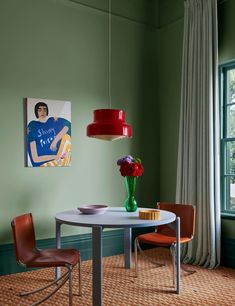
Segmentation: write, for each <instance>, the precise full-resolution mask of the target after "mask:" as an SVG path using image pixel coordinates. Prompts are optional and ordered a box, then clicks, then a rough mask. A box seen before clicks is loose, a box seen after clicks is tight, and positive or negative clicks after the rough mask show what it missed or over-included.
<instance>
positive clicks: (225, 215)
mask: <svg viewBox="0 0 235 306" xmlns="http://www.w3.org/2000/svg"><path fill="white" fill-rule="evenodd" d="M221 218H222V219H233V220H235V214H229V213H225V212H221Z"/></svg>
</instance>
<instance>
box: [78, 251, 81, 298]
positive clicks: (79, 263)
mask: <svg viewBox="0 0 235 306" xmlns="http://www.w3.org/2000/svg"><path fill="white" fill-rule="evenodd" d="M81 267H82V262H81V257H80V258H79V262H78V281H79V284H78V286H79V296H81V295H82V277H81Z"/></svg>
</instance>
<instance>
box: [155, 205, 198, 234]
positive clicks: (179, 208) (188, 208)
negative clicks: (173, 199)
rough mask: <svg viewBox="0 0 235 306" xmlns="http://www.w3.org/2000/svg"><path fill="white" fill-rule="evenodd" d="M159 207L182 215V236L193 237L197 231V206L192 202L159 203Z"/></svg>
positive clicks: (179, 215)
mask: <svg viewBox="0 0 235 306" xmlns="http://www.w3.org/2000/svg"><path fill="white" fill-rule="evenodd" d="M157 208H159V209H163V210H168V211H170V212H173V213H175V214H176V216H177V217H180V232H181V236H182V237H183V236H184V237H188V238H192V237H193V236H194V232H195V208H194V206H193V205H191V204H175V203H167V202H159V203H157Z"/></svg>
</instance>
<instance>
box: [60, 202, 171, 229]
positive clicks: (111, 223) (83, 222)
mask: <svg viewBox="0 0 235 306" xmlns="http://www.w3.org/2000/svg"><path fill="white" fill-rule="evenodd" d="M139 209H142V208H139ZM139 209H138V210H139ZM143 209H147V208H143ZM149 209H151V208H149ZM138 210H137V211H136V212H127V211H126V210H125V208H124V207H109V208H108V210H107V211H106V212H105V213H104V214H102V215H86V214H82V213H81V212H80V211H79V210H78V209H73V210H68V211H64V212H60V213H57V214H56V216H55V219H56V221H57V222H59V223H62V224H69V225H75V226H84V227H93V226H102V227H109V228H125V227H126V228H127V227H148V226H156V225H162V224H168V223H171V222H173V221H175V218H176V215H175V214H174V213H172V212H169V211H165V210H161V212H160V220H142V219H139V212H138Z"/></svg>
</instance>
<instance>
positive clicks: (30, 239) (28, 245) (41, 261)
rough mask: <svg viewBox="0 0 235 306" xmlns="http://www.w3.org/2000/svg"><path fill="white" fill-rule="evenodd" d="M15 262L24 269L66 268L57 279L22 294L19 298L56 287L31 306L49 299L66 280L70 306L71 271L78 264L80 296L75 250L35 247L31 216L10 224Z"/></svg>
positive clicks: (78, 254) (77, 261)
mask: <svg viewBox="0 0 235 306" xmlns="http://www.w3.org/2000/svg"><path fill="white" fill-rule="evenodd" d="M11 226H12V230H13V236H14V244H15V254H16V261H17V263H18V264H19V265H21V266H23V267H25V268H48V267H66V268H67V271H66V272H65V273H64V274H63V275H62V276H61V277H60V278H58V279H56V280H54V281H53V282H51V283H50V284H47V285H45V286H44V287H41V288H39V289H36V290H33V291H29V292H22V293H21V294H20V295H21V296H27V295H30V294H33V293H37V292H40V291H42V290H44V289H46V288H49V287H50V286H52V285H55V286H56V287H55V288H54V289H53V290H52V291H51V292H50V293H49V294H47V295H46V296H45V297H43V298H42V299H40V300H39V301H38V302H36V303H34V304H33V305H34V306H36V305H39V304H40V303H42V302H44V301H45V300H47V299H48V298H50V297H51V296H52V295H53V294H54V293H55V292H57V290H59V288H61V287H62V286H63V285H64V284H65V283H66V282H67V280H69V305H70V306H71V305H72V269H73V267H74V266H75V265H77V264H78V271H79V295H81V257H80V252H79V251H78V250H75V249H44V250H40V249H38V248H37V247H36V240H35V231H34V224H33V217H32V214H31V213H29V214H24V215H21V216H18V217H16V218H14V219H13V220H12V222H11Z"/></svg>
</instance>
